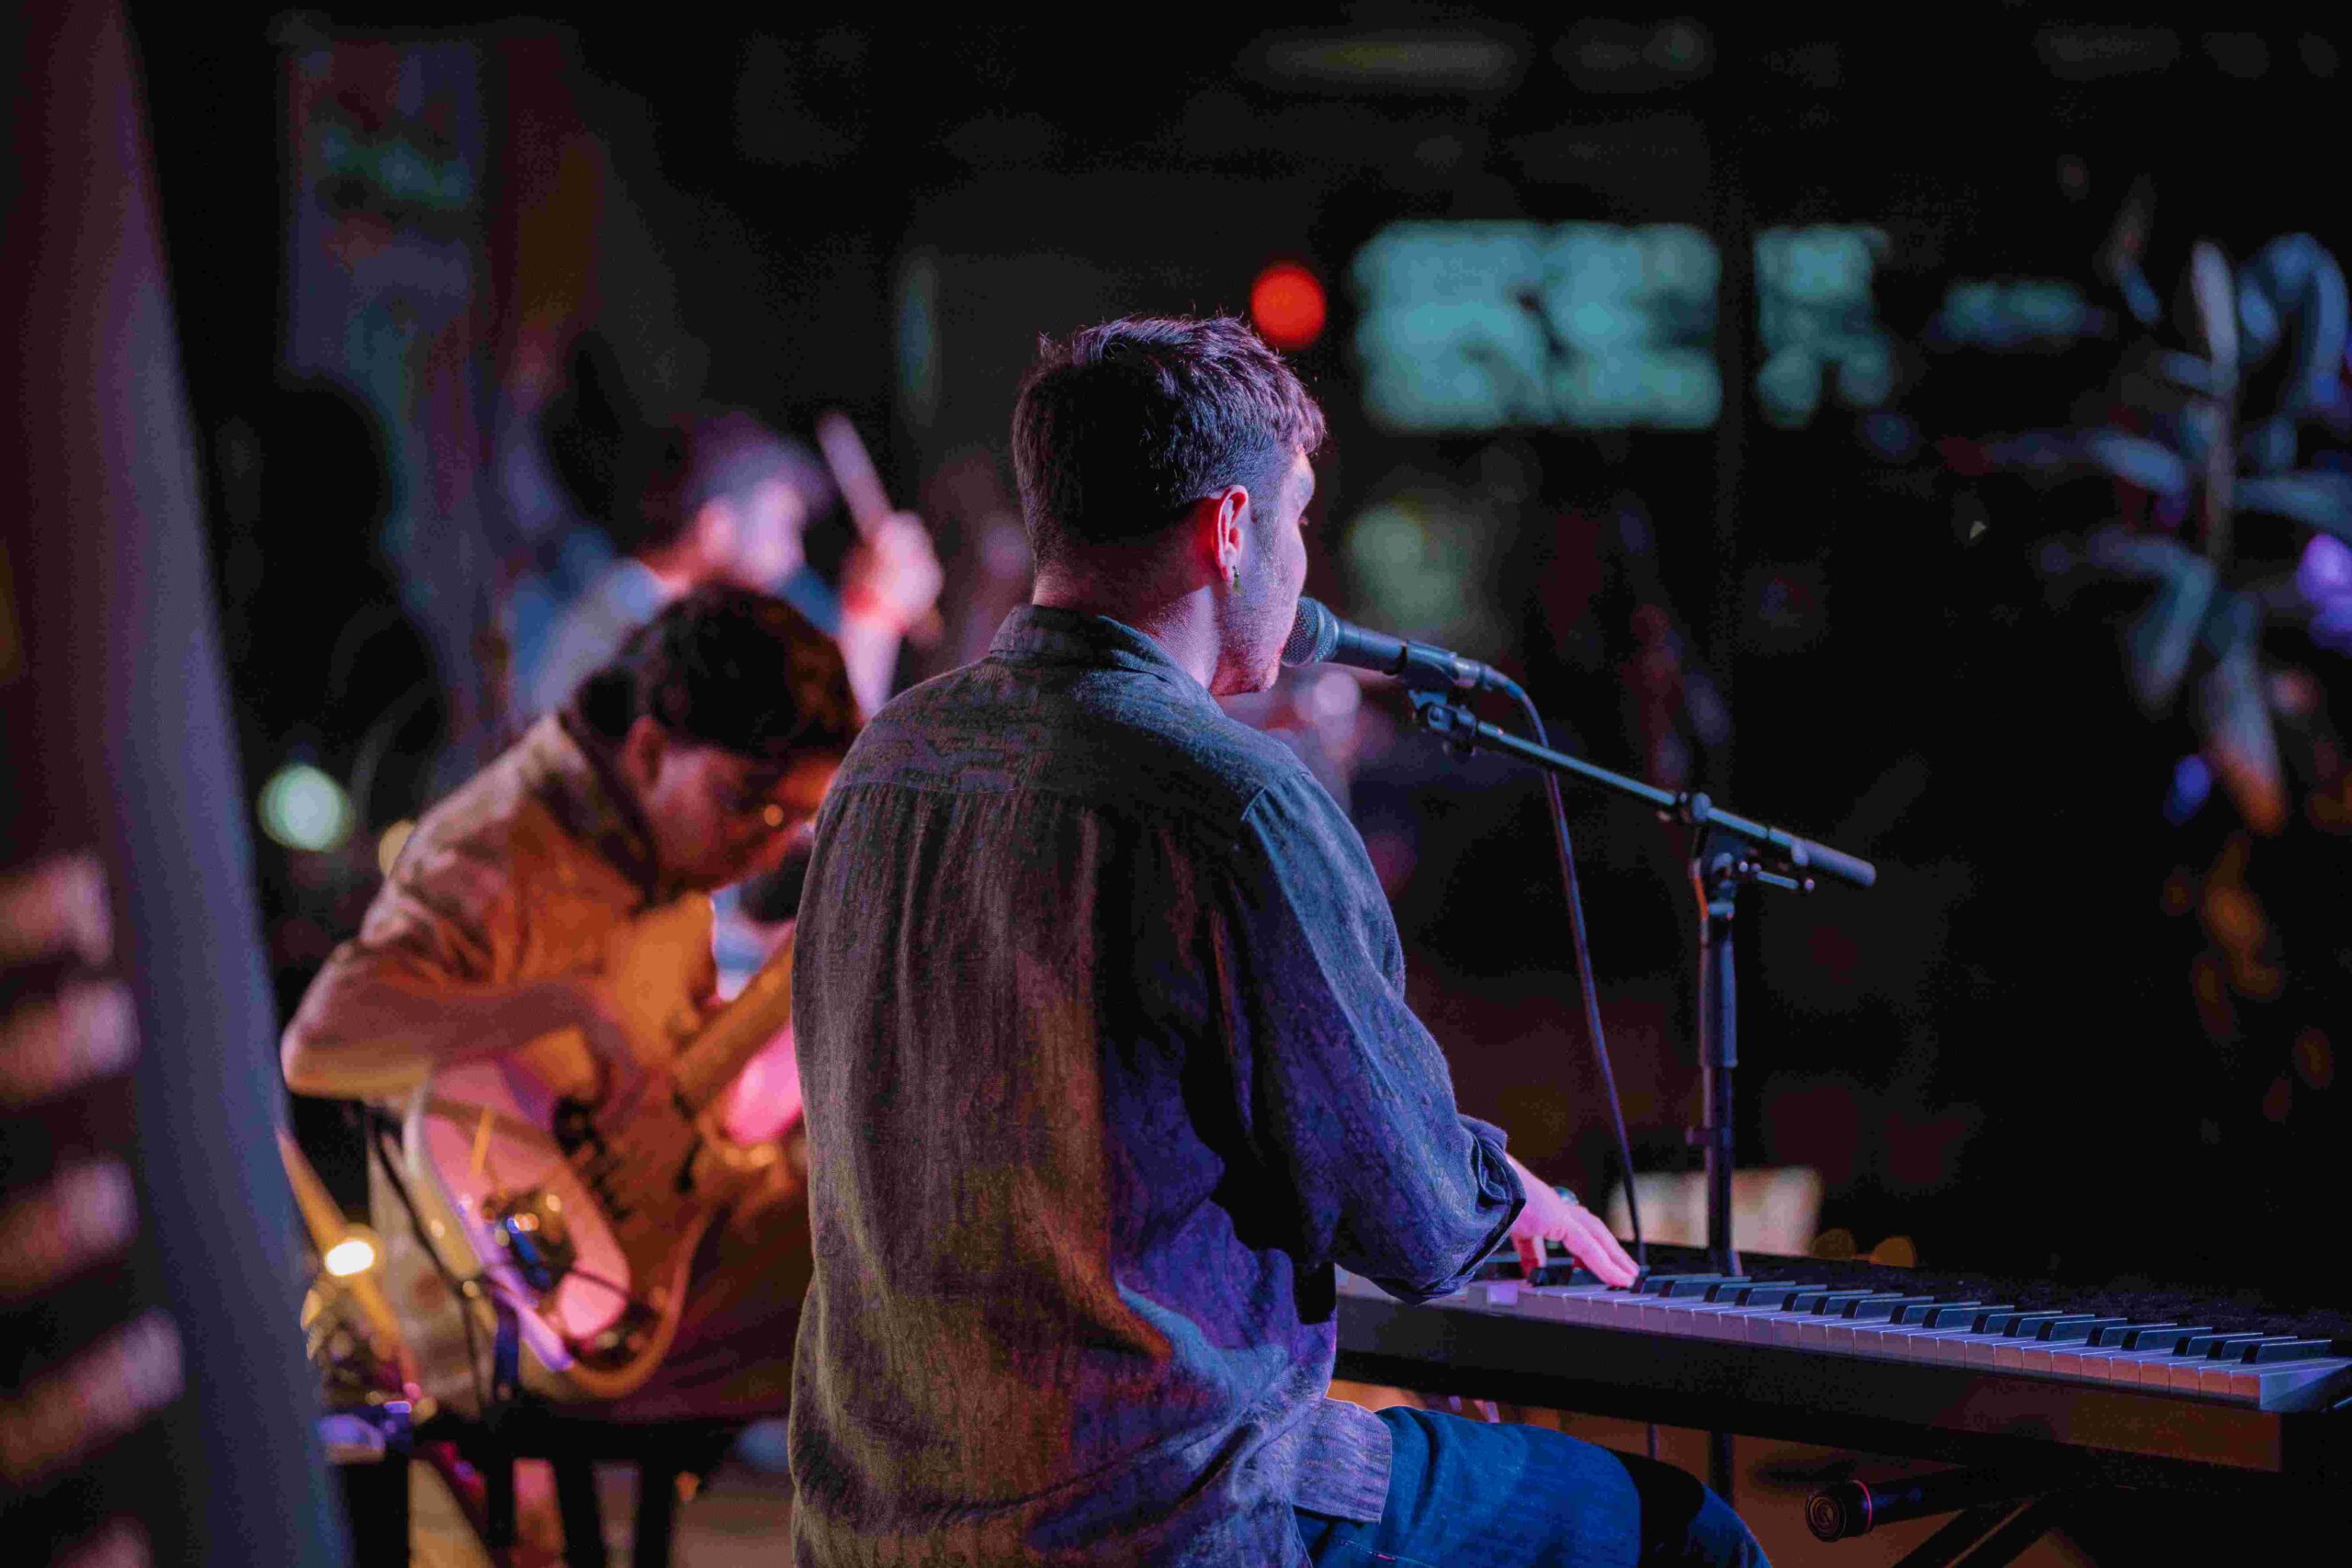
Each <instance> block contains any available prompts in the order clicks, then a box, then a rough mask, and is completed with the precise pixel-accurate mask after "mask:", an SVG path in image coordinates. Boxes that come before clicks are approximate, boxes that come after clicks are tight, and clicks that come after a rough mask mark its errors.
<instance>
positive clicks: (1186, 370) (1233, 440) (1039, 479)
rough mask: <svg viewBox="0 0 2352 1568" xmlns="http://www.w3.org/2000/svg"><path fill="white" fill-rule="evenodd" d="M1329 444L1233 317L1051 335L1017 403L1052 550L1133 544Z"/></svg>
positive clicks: (1034, 529)
mask: <svg viewBox="0 0 2352 1568" xmlns="http://www.w3.org/2000/svg"><path fill="white" fill-rule="evenodd" d="M1322 444H1323V411H1322V410H1321V409H1319V408H1317V406H1316V403H1315V400H1314V399H1313V398H1312V397H1310V396H1309V395H1308V394H1307V391H1306V388H1305V387H1303V386H1301V385H1300V384H1299V379H1298V377H1297V376H1296V375H1295V374H1294V373H1293V372H1292V370H1291V367H1289V366H1288V365H1287V364H1285V363H1283V357H1282V355H1279V354H1276V353H1275V352H1274V351H1273V350H1272V349H1271V348H1269V347H1267V346H1266V344H1264V342H1263V341H1261V339H1260V338H1259V336H1258V334H1257V333H1254V332H1252V331H1250V328H1249V327H1248V326H1247V325H1246V324H1244V323H1243V322H1241V321H1237V320H1235V319H1234V318H1233V317H1230V316H1216V317H1212V318H1209V319H1208V320H1205V321H1189V320H1184V319H1182V318H1177V317H1165V316H1127V317H1123V318H1122V319H1120V320H1118V321H1105V322H1103V324H1102V325H1101V326H1096V327H1088V328H1086V329H1085V330H1083V331H1081V332H1076V333H1071V334H1070V335H1069V337H1067V338H1064V339H1063V340H1062V341H1061V342H1059V343H1056V342H1054V341H1053V340H1052V339H1050V338H1043V339H1040V340H1039V342H1038V350H1037V362H1036V364H1035V365H1034V366H1032V367H1030V370H1029V374H1028V375H1027V376H1025V377H1023V378H1022V382H1021V395H1020V398H1019V399H1018V400H1016V401H1015V402H1014V404H1013V407H1012V468H1013V473H1014V475H1015V477H1016V478H1017V479H1019V481H1020V484H1021V512H1022V517H1023V521H1025V522H1026V523H1027V524H1028V526H1029V546H1030V549H1031V550H1032V552H1033V553H1034V554H1035V556H1036V558H1038V559H1039V560H1040V561H1045V560H1049V559H1051V558H1053V557H1054V556H1055V555H1056V554H1057V552H1059V551H1061V550H1062V549H1065V548H1067V547H1070V546H1080V547H1083V546H1087V545H1110V544H1130V543H1134V542H1136V541H1138V540H1142V539H1147V538H1149V537H1151V536H1153V535H1156V534H1158V533H1159V532H1160V531H1161V530H1162V529H1164V528H1166V527H1168V526H1169V525H1170V524H1171V523H1173V522H1174V521H1175V520H1176V518H1177V516H1178V514H1179V513H1182V511H1183V510H1184V508H1185V507H1187V506H1189V505H1191V504H1192V503H1193V502H1196V501H1198V500H1200V499H1201V498H1202V497H1204V496H1206V495H1211V494H1214V493H1215V492H1216V491H1218V490H1220V489H1222V488H1223V487H1224V486H1227V485H1231V484H1239V485H1247V486H1248V487H1249V488H1250V491H1251V492H1252V494H1264V493H1266V492H1267V491H1270V490H1271V489H1272V487H1273V486H1274V485H1276V484H1277V483H1279V482H1280V481H1281V480H1282V479H1283V478H1284V477H1285V476H1286V475H1287V474H1288V472H1289V469H1290V464H1291V457H1292V455H1293V454H1294V453H1295V452H1297V451H1299V450H1300V449H1302V448H1303V449H1305V450H1306V451H1307V452H1309V453H1312V452H1313V451H1314V450H1315V449H1316V448H1317V447H1318V446H1322Z"/></svg>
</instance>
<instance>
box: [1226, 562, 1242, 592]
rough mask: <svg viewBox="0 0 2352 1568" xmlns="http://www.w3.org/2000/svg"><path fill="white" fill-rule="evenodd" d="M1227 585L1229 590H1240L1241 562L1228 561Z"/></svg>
mask: <svg viewBox="0 0 2352 1568" xmlns="http://www.w3.org/2000/svg"><path fill="white" fill-rule="evenodd" d="M1225 585H1226V586H1227V588H1239V587H1240V586H1241V563H1240V562H1239V561H1227V563H1226V566H1225Z"/></svg>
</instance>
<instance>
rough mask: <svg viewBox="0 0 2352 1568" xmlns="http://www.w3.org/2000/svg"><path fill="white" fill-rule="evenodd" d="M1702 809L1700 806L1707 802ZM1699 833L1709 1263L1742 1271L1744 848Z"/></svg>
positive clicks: (1722, 1452) (1711, 1452)
mask: <svg viewBox="0 0 2352 1568" xmlns="http://www.w3.org/2000/svg"><path fill="white" fill-rule="evenodd" d="M1702 809H1703V807H1702ZM1693 832H1694V833H1695V834H1696V835H1697V838H1696V844H1695V847H1694V852H1693V855H1692V859H1691V885H1692V887H1693V889H1694V890H1695V891H1696V892H1697V894H1698V896H1699V917H1700V919H1699V1079H1700V1093H1701V1096H1702V1111H1701V1120H1700V1124H1699V1141H1700V1145H1701V1148H1702V1151H1703V1153H1704V1155H1705V1158H1706V1177H1707V1267H1708V1268H1710V1269H1713V1270H1714V1271H1715V1272H1716V1273H1718V1274H1736V1273H1738V1272H1739V1249H1738V1248H1737V1247H1736V1246H1734V1245H1733V1236H1732V1201H1731V1179H1732V1171H1733V1169H1734V1168H1735V1164H1736V1161H1735V1155H1736V1143H1735V1141H1734V1136H1733V1132H1734V1128H1735V1126H1736V1122H1735V1121H1734V1119H1733V1110H1734V1106H1733V1100H1732V1080H1733V1075H1734V1074H1735V1072H1736V1070H1737V1068H1738V1066H1739V991H1738V987H1737V983H1736V973H1735V969H1734V965H1733V947H1732V930H1733V926H1732V921H1733V917H1734V916H1735V914H1736V911H1737V908H1738V906H1737V902H1736V898H1735V897H1734V895H1735V894H1736V892H1737V890H1738V886H1739V882H1738V877H1739V852H1738V851H1737V850H1736V848H1734V847H1732V846H1731V845H1729V844H1728V843H1726V842H1725V841H1724V840H1717V839H1714V838H1713V835H1711V834H1710V833H1709V832H1708V831H1707V829H1706V828H1705V827H1704V825H1703V824H1702V825H1701V826H1700V827H1698V828H1695V829H1693ZM1732 1483H1733V1467H1732V1438H1731V1434H1730V1433H1728V1432H1710V1433H1709V1434H1708V1435H1707V1484H1708V1485H1710V1486H1712V1487H1713V1488H1714V1489H1715V1491H1716V1492H1717V1493H1718V1494H1719V1495H1722V1497H1723V1498H1724V1501H1725V1502H1729V1501H1730V1500H1731V1495H1732Z"/></svg>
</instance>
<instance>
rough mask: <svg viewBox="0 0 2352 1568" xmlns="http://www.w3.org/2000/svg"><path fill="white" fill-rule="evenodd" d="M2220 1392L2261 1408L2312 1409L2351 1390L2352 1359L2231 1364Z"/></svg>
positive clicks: (2329, 1358)
mask: <svg viewBox="0 0 2352 1568" xmlns="http://www.w3.org/2000/svg"><path fill="white" fill-rule="evenodd" d="M2230 1374H2231V1375H2230V1378H2229V1380H2228V1382H2227V1383H2226V1384H2225V1385H2224V1388H2223V1391H2222V1392H2223V1396H2224V1397H2226V1398H2229V1399H2233V1400H2235V1401H2237V1402H2238V1403H2240V1404H2252V1405H2255V1406H2256V1407H2257V1408H2259V1409H2263V1410H2315V1409H2319V1408H2322V1407H2324V1405H2326V1404H2328V1403H2330V1402H2331V1401H2333V1400H2335V1399H2337V1398H2340V1397H2342V1396H2343V1394H2344V1393H2346V1392H2347V1391H2352V1360H2346V1359H2340V1358H2336V1357H2332V1356H2331V1357H2323V1358H2321V1359H2317V1360H2311V1361H2278V1362H2275V1363H2273V1364H2272V1365H2269V1366H2267V1367H2245V1366H2239V1367H2233V1368H2231V1369H2230Z"/></svg>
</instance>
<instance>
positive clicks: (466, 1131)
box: [401, 928, 792, 1402]
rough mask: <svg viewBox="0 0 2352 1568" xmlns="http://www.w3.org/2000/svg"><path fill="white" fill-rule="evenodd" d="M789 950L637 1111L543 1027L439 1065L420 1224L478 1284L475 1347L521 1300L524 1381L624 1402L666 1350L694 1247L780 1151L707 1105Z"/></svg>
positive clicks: (750, 1035) (705, 1027)
mask: <svg viewBox="0 0 2352 1568" xmlns="http://www.w3.org/2000/svg"><path fill="white" fill-rule="evenodd" d="M706 931H707V928H706ZM705 940H707V936H706V938H705ZM791 962H792V950H791V945H790V943H789V942H787V943H786V946H785V947H784V948H783V949H781V950H780V951H779V952H778V953H776V954H775V956H774V957H772V958H771V959H770V960H769V961H768V963H767V964H766V966H765V967H763V969H761V971H760V972H759V973H758V974H757V975H755V976H753V977H752V982H751V984H750V985H749V986H747V987H745V988H744V991H743V993H742V995H741V996H740V997H738V998H736V999H735V1000H734V1001H733V1002H731V1003H729V1005H728V1006H727V1008H725V1009H724V1010H721V1011H720V1012H718V1014H716V1015H715V1016H713V1017H712V1018H711V1019H710V1020H709V1021H707V1023H705V1024H702V1026H701V1028H700V1030H699V1032H697V1033H696V1034H695V1036H694V1037H693V1038H692V1039H691V1040H690V1041H688V1043H686V1044H685V1045H684V1047H683V1048H680V1049H678V1050H677V1051H676V1052H675V1053H674V1055H673V1056H672V1057H671V1059H670V1060H669V1061H667V1062H665V1063H662V1064H661V1065H659V1066H652V1067H651V1069H650V1082H649V1083H648V1084H647V1086H646V1088H645V1089H644V1091H643V1092H642V1093H641V1094H640V1095H639V1096H638V1097H637V1099H636V1100H635V1101H634V1102H633V1104H632V1105H631V1106H630V1107H629V1108H628V1109H627V1111H625V1112H624V1113H621V1114H617V1115H616V1114H610V1113H601V1112H599V1111H597V1110H595V1109H594V1108H592V1107H590V1106H588V1105H586V1104H584V1103H583V1102H582V1101H581V1100H577V1099H574V1098H572V1097H571V1095H570V1094H568V1093H567V1092H566V1090H567V1089H570V1088H575V1087H577V1085H578V1084H579V1082H580V1081H581V1078H582V1074H581V1073H580V1072H579V1070H578V1069H579V1065H580V1060H579V1058H577V1057H574V1056H571V1055H568V1054H567V1053H566V1052H565V1050H564V1049H563V1048H562V1047H561V1045H560V1043H557V1044H550V1043H548V1042H538V1043H534V1044H533V1045H532V1046H530V1047H527V1048H525V1049H522V1050H518V1051H515V1052H510V1053H506V1054H504V1055H500V1056H496V1057H484V1058H480V1059H477V1060H474V1061H470V1062H465V1063H461V1064H458V1065H455V1066H448V1067H445V1068H442V1069H440V1070H438V1071H436V1072H435V1073H434V1074H433V1075H432V1077H430V1078H429V1079H427V1080H426V1082H425V1083H424V1086H423V1088H422V1089H420V1090H419V1091H418V1093H417V1096H416V1098H415V1100H413V1102H412V1103H411V1105H410V1107H409V1111H408V1115H407V1117H406V1119H405V1121H404V1122H403V1124H402V1128H401V1149H402V1154H403V1156H404V1164H405V1165H406V1167H407V1171H406V1176H407V1182H408V1187H409V1192H410V1197H411V1200H412V1201H413V1202H414V1204H415V1206H416V1210H417V1217H418V1220H419V1222H420V1223H421V1225H422V1227H423V1232H424V1234H423V1235H421V1236H420V1237H419V1238H418V1239H419V1241H420V1242H421V1243H422V1244H423V1245H424V1246H425V1247H430V1248H431V1249H432V1251H433V1253H434V1255H435V1258H437V1259H438V1262H439V1265H440V1267H441V1268H442V1269H446V1270H447V1273H448V1274H449V1276H451V1277H452V1278H454V1279H455V1280H458V1282H459V1285H460V1288H461V1289H463V1288H464V1286H465V1284H466V1282H468V1281H476V1282H478V1286H479V1288H478V1289H476V1290H471V1291H467V1292H466V1293H465V1299H463V1300H461V1301H460V1302H459V1303H458V1310H460V1311H464V1312H468V1313H470V1314H473V1316H474V1318H475V1320H476V1323H477V1325H478V1326H477V1329H476V1334H475V1339H476V1341H478V1343H479V1344H480V1345H481V1346H483V1347H487V1346H488V1345H489V1344H490V1343H491V1336H492V1335H493V1334H494V1333H495V1332H496V1320H497V1315H498V1314H497V1304H498V1303H504V1304H506V1305H509V1306H511V1307H513V1309H514V1312H515V1325H516V1329H517V1337H518V1339H519V1341H520V1349H521V1354H520V1357H519V1362H520V1365H519V1367H518V1371H519V1374H520V1378H521V1382H522V1383H523V1386H524V1387H526V1388H527V1389H530V1390H531V1391H532V1392H534V1393H537V1394H538V1395H539V1396H541V1397H542V1398H545V1399H549V1400H553V1401H558V1402H572V1401H581V1400H609V1399H618V1398H620V1397H622V1396H624V1395H626V1394H628V1393H633V1392H634V1391H635V1390H637V1389H638V1388H639V1387H641V1386H642V1385H643V1384H644V1383H645V1382H646V1381H647V1380H648V1379H649V1378H650V1377H651V1376H652V1375H653V1372H654V1371H655V1369H656V1368H658V1367H659V1366H660V1365H661V1363H662V1359H663V1357H665V1356H666V1355H667V1354H668V1353H669V1349H670V1346H671V1344H672V1342H673V1339H674V1338H675V1337H676V1335H677V1329H678V1322H679V1317H680V1314H681V1312H682V1311H683V1309H684V1301H685V1292H686V1277H687V1271H688V1269H690V1268H691V1267H692V1265H693V1262H694V1257H695V1250H696V1248H697V1247H700V1245H701V1243H702V1240H703V1237H704V1235H706V1234H707V1232H708V1231H709V1229H710V1227H711V1225H712V1224H714V1223H715V1222H716V1221H717V1220H718V1218H719V1217H720V1216H721V1215H722V1214H723V1213H725V1212H726V1210H727V1207H728V1206H729V1204H730V1203H731V1202H732V1201H734V1200H735V1198H736V1197H738V1196H739V1195H740V1194H741V1192H742V1191H743V1190H744V1189H745V1188H746V1187H747V1186H749V1185H751V1184H752V1183H753V1182H755V1181H758V1180H760V1179H763V1176H764V1174H765V1172H766V1169H767V1168H768V1166H770V1165H771V1164H773V1163H774V1162H775V1159H776V1158H777V1151H776V1150H775V1147H774V1146H773V1145H763V1146H762V1147H759V1148H756V1149H746V1148H743V1147H742V1146H741V1145H736V1144H734V1143H732V1142H730V1141H729V1140H728V1139H727V1137H726V1136H725V1134H723V1133H721V1132H720V1131H719V1130H718V1125H717V1118H716V1116H715V1114H713V1113H712V1112H711V1102H712V1101H713V1100H716V1099H717V1098H718V1092H719V1091H720V1090H721V1089H724V1088H725V1087H726V1085H727V1084H728V1083H729V1082H730V1081H731V1080H732V1079H733V1077H734V1076H735V1074H736V1073H737V1072H739V1071H740V1070H741V1067H742V1066H743V1064H744V1063H745V1062H747V1061H749V1060H750V1058H751V1056H752V1054H754V1053H756V1052H757V1051H758V1050H759V1049H760V1047H761V1046H763V1045H764V1044H765V1043H767V1041H768V1040H770V1039H771V1038H773V1037H774V1036H775V1033H776V1032H778V1031H779V1030H781V1029H782V1028H783V1027H784V1026H785V1024H786V1022H788V1021H789V1018H790V1007H791V988H792V987H791V972H792V971H791ZM638 995H639V998H642V996H643V993H642V992H641V991H640V992H639V993H638ZM690 1016H692V1017H693V1018H694V1019H695V1021H697V1022H699V1021H700V1014H699V1013H692V1014H691V1015H690ZM571 1049H572V1051H574V1052H577V1051H579V1050H580V1047H578V1045H577V1043H576V1040H575V1041H574V1042H573V1043H572V1046H571ZM431 1381H433V1382H438V1383H440V1384H441V1385H443V1387H444V1388H446V1389H447V1393H448V1394H449V1395H456V1394H457V1393H459V1392H460V1390H459V1389H458V1386H457V1380H453V1379H449V1378H447V1377H442V1378H437V1379H434V1380H431ZM465 1382H468V1383H470V1382H471V1374H470V1372H469V1373H468V1374H467V1376H466V1379H465ZM436 1392H439V1391H438V1390H436Z"/></svg>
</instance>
